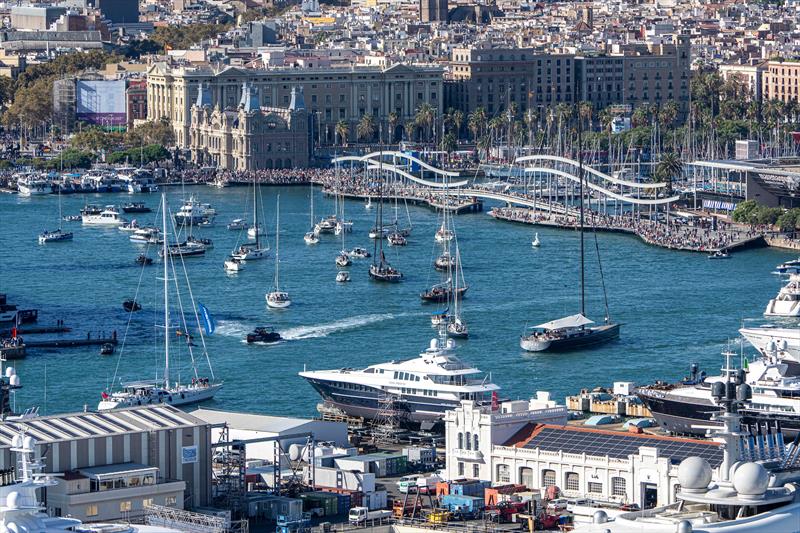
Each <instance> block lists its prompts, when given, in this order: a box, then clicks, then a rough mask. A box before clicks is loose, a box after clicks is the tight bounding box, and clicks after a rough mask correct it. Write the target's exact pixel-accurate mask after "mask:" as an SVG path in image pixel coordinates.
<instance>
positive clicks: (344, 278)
mask: <svg viewBox="0 0 800 533" xmlns="http://www.w3.org/2000/svg"><path fill="white" fill-rule="evenodd" d="M336 281H337V282H339V283H346V282H348V281H350V272H348V271H347V270H340V271H339V272H337V273H336Z"/></svg>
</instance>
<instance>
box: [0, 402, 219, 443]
mask: <svg viewBox="0 0 800 533" xmlns="http://www.w3.org/2000/svg"><path fill="white" fill-rule="evenodd" d="M202 425H206V422H205V421H204V420H201V419H200V418H197V417H195V416H192V415H190V414H188V413H184V412H183V411H181V410H180V409H177V408H175V407H172V406H170V405H148V406H141V407H130V408H127V409H119V410H116V411H104V412H102V413H91V412H85V413H66V414H61V415H52V416H40V417H35V418H27V419H24V420H16V421H15V420H4V421H2V422H0V447H2V446H10V445H11V439H13V438H14V436H15V435H16V434H17V433H18V432H19V430H20V429H25V430H26V431H27V433H28V434H29V435H31V436H32V437H35V438H36V439H37V440H38V441H39V442H55V441H61V440H73V439H81V438H88V437H108V436H112V435H122V434H125V433H131V432H137V431H150V430H160V429H174V428H183V427H193V426H202Z"/></svg>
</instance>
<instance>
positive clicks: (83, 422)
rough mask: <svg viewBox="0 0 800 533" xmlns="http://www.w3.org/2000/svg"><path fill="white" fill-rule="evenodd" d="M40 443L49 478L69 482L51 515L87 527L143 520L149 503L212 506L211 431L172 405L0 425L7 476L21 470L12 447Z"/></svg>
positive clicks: (51, 498) (48, 501) (50, 502)
mask: <svg viewBox="0 0 800 533" xmlns="http://www.w3.org/2000/svg"><path fill="white" fill-rule="evenodd" d="M22 430H24V431H25V433H26V434H27V435H29V436H31V437H33V438H34V439H36V458H37V459H40V460H44V462H45V467H44V472H46V473H62V474H64V479H63V481H62V482H60V483H59V485H58V486H56V487H51V488H50V489H48V491H47V494H46V495H45V497H44V500H45V505H46V508H47V511H48V513H50V514H52V515H55V516H67V515H70V516H74V517H76V518H80V519H82V520H87V521H99V520H115V519H124V518H127V517H130V516H131V515H132V514H137V513H141V511H142V509H143V508H144V506H145V505H146V504H148V503H155V504H159V505H167V506H173V507H176V508H181V509H182V508H183V507H184V506H188V507H196V506H204V505H207V504H208V501H209V497H210V491H211V489H210V482H211V440H210V428H209V425H208V424H207V423H206V422H204V421H203V420H200V419H199V418H197V417H194V416H192V415H189V414H186V413H184V412H183V411H180V410H179V409H176V408H174V407H171V406H168V405H156V406H143V407H132V408H128V409H120V410H116V411H110V412H101V413H89V412H81V413H68V414H61V415H53V416H41V417H35V418H26V419H24V420H16V421H15V420H5V421H3V422H1V423H0V470H2V469H6V468H10V467H12V466H14V465H15V464H16V462H15V457H14V454H13V453H12V452H11V441H12V439H13V438H14V436H15V435H17V434H19V433H20V431H22Z"/></svg>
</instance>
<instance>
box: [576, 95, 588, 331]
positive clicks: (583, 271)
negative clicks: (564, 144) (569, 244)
mask: <svg viewBox="0 0 800 533" xmlns="http://www.w3.org/2000/svg"><path fill="white" fill-rule="evenodd" d="M577 110H578V183H579V185H578V195H579V197H580V209H581V216H580V231H581V314H582V315H586V286H585V285H586V284H585V281H586V279H585V278H586V269H585V265H584V258H583V149H582V148H583V117H582V116H581V106H580V104H578V106H577Z"/></svg>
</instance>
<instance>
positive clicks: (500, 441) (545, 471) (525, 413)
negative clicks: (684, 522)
mask: <svg viewBox="0 0 800 533" xmlns="http://www.w3.org/2000/svg"><path fill="white" fill-rule="evenodd" d="M508 403H509V406H508V409H506V410H505V412H504V411H502V410H498V412H496V413H493V412H491V411H489V412H487V411H486V410H485V409H482V408H480V407H478V406H476V405H474V404H473V403H472V402H466V401H465V402H462V405H461V407H459V408H457V409H455V410H453V411H450V412H448V413H447V415H446V422H447V426H446V428H447V443H448V444H447V446H448V447H447V450H448V456H447V472H448V475H449V476H450V479H460V478H466V479H477V480H482V481H490V482H492V483H496V484H509V483H514V484H519V485H525V486H526V487H527V488H528V489H531V490H541V489H545V488H547V487H550V486H553V485H555V486H557V487H558V488H559V489H560V490H561V493H562V494H563V495H564V496H565V497H568V498H587V497H588V498H592V499H596V500H600V501H608V502H619V503H627V504H634V503H635V504H638V505H640V506H641V507H642V508H650V507H654V506H656V505H665V504H668V503H673V502H674V501H675V487H676V486H677V485H678V477H677V470H678V464H679V463H680V461H681V460H683V459H685V458H686V457H690V456H699V457H703V458H705V459H707V460H708V462H709V463H710V464H711V466H712V468H717V467H718V466H719V465H720V464H721V462H722V450H721V449H720V447H719V443H717V442H713V441H708V440H694V439H684V438H677V437H667V436H656V435H649V434H643V433H640V432H637V433H633V432H626V431H609V430H603V429H597V428H594V427H586V426H571V425H565V423H566V409H564V408H561V409H563V411H561V416H562V421H561V422H555V423H554V422H548V421H546V420H544V419H545V418H551V419H552V418H555V417H556V416H558V411H557V410H556V409H557V408H556V409H547V408H545V409H534V408H533V407H536V406H534V405H531V406H526V405H523V404H525V403H527V402H508ZM515 404H519V405H515ZM549 411H552V412H549ZM526 419H527V420H526Z"/></svg>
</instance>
